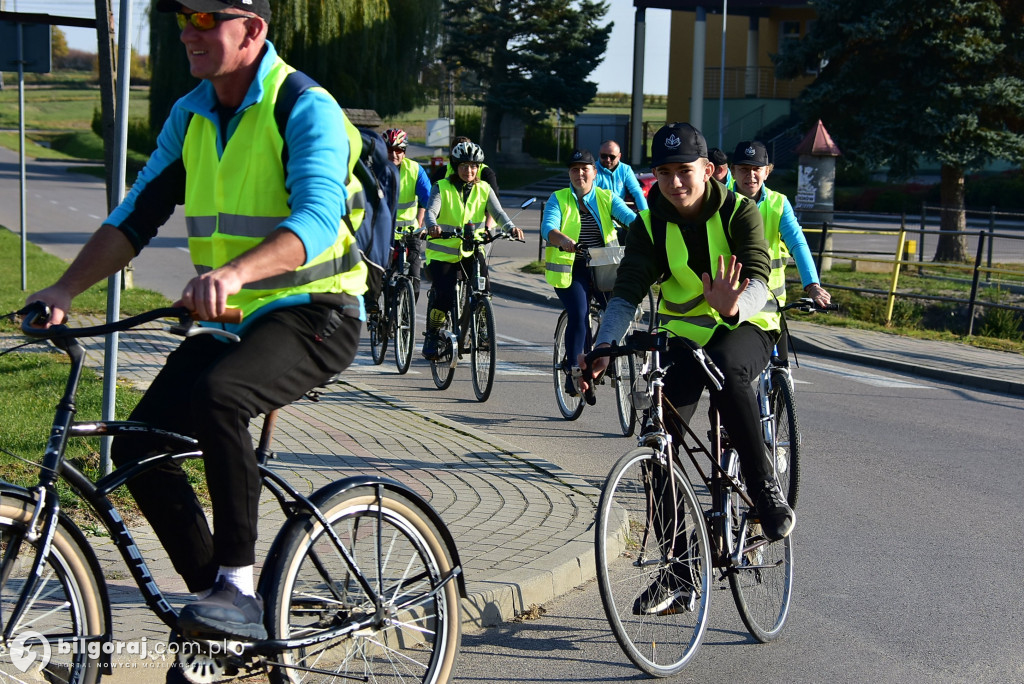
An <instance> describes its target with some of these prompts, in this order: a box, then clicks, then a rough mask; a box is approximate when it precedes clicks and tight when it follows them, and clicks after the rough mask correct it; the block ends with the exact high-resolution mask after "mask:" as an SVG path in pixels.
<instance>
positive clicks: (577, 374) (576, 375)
mask: <svg viewBox="0 0 1024 684" xmlns="http://www.w3.org/2000/svg"><path fill="white" fill-rule="evenodd" d="M582 377H583V369H582V368H580V367H579V366H573V367H572V384H573V385H575V386H576V391H577V392H579V391H580V380H581V379H582ZM596 381H597V378H595V377H594V376H593V375H591V374H590V371H589V370H588V371H587V385H588V387H587V389H586V390H585V391H584V392H583V399H584V400H585V401H586V402H587V405H588V406H593V405H594V404H596V403H597V395H595V394H594V383H595V382H596Z"/></svg>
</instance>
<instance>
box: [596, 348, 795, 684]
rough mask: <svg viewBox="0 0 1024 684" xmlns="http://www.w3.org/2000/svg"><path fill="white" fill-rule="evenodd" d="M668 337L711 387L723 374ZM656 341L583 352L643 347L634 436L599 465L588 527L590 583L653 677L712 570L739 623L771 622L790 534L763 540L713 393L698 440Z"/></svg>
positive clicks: (691, 628) (678, 656)
mask: <svg viewBox="0 0 1024 684" xmlns="http://www.w3.org/2000/svg"><path fill="white" fill-rule="evenodd" d="M673 340H675V341H674V342H673V344H686V345H687V346H689V347H690V349H691V350H692V353H693V355H694V357H695V358H696V359H697V361H698V362H699V363H700V366H701V367H702V368H703V369H704V372H705V373H706V374H707V376H708V378H709V379H710V380H711V382H712V384H713V385H715V386H716V387H717V388H719V389H720V388H721V384H722V382H723V381H724V376H723V375H722V373H721V371H720V370H719V369H718V368H717V367H716V366H715V365H714V363H712V361H711V360H710V359H709V358H708V357H707V356H706V355H705V354H704V352H703V349H701V348H700V347H699V346H697V345H695V344H693V343H692V342H690V341H689V340H686V339H685V338H681V337H677V338H673ZM667 350H668V337H667V334H666V333H664V332H661V333H656V334H651V333H647V332H634V333H632V334H631V335H629V336H628V337H627V338H626V339H625V341H624V343H623V344H621V345H619V346H617V347H601V348H598V349H595V350H594V351H592V352H591V353H590V354H588V355H587V365H588V367H589V366H590V365H591V363H592V361H593V360H594V359H596V358H600V357H602V356H610V357H615V356H621V355H629V354H636V353H646V354H647V362H646V364H645V368H644V369H643V371H642V374H643V375H644V376H645V378H646V380H647V387H646V390H645V391H644V392H643V393H640V392H637V393H635V394H634V402H635V403H636V404H637V408H638V409H642V410H643V411H644V419H643V428H642V430H641V434H640V436H639V438H638V447H637V448H635V449H633V450H632V451H629V452H628V453H626V454H625V455H623V456H622V457H621V458H620V459H619V460H618V462H617V463H616V464H615V465H614V467H613V468H612V470H611V472H610V473H609V474H608V478H607V480H606V481H605V484H604V488H603V489H602V492H601V499H600V503H599V505H598V512H597V525H596V529H595V535H596V548H597V578H598V587H599V588H600V593H601V601H602V603H603V604H604V609H605V614H606V615H607V617H608V621H609V623H610V624H611V627H612V631H613V632H614V634H615V638H616V640H617V641H618V642H619V645H620V646H621V647H622V649H623V651H624V652H625V653H626V655H627V657H629V659H630V660H631V661H632V662H633V663H634V664H635V665H636V666H637V667H639V668H640V669H642V670H643V671H644V672H647V673H648V674H651V675H654V676H659V677H665V676H669V675H672V674H675V673H677V672H679V671H680V670H682V669H683V667H685V666H686V664H687V663H688V662H689V661H690V659H691V658H692V657H693V655H694V653H696V651H697V648H698V646H699V645H700V643H701V640H702V639H703V637H704V633H705V631H706V629H707V623H708V610H709V603H710V599H711V589H712V582H714V581H715V577H714V576H713V572H715V571H717V573H718V578H717V580H718V581H724V580H726V579H728V582H729V587H730V589H731V590H732V595H733V599H734V601H735V603H736V607H737V609H738V610H739V613H740V617H741V618H742V620H743V623H744V624H745V625H746V627H747V629H748V630H749V631H750V633H751V634H752V635H753V636H754V637H755V638H756V639H757V640H759V641H762V642H767V641H771V640H773V639H776V638H778V637H779V635H780V634H781V633H782V630H783V628H784V626H785V624H786V619H787V617H788V615H789V605H790V600H791V598H792V591H793V540H792V535H790V536H789V537H786V538H785V539H782V540H780V541H776V542H770V541H769V540H768V539H767V538H766V537H765V536H764V534H762V532H761V529H760V525H759V524H758V523H757V521H756V514H755V513H754V511H753V506H754V504H753V501H752V500H751V498H750V496H749V495H748V494H747V490H746V486H745V484H744V482H743V478H742V476H741V474H740V471H739V456H738V454H737V453H736V451H735V450H734V449H733V448H731V446H730V443H729V438H728V435H727V434H726V433H725V431H724V430H723V429H722V426H721V421H720V418H719V415H718V411H717V409H716V408H715V406H714V401H712V405H711V407H710V409H709V411H708V418H709V421H710V426H711V427H710V430H709V432H708V438H707V442H705V441H702V440H701V439H700V438H699V437H698V436H697V435H696V434H695V433H694V431H693V430H692V429H691V428H690V426H689V425H688V424H686V423H684V422H683V420H682V418H681V416H680V415H679V413H678V412H677V411H676V410H675V408H674V407H673V406H672V404H671V402H669V401H668V400H667V399H666V398H665V396H664V391H663V390H664V377H665V374H666V372H667V370H668V366H667V365H665V364H663V361H662V359H663V355H664V354H665V352H666V351H667ZM683 453H685V454H686V455H687V456H688V458H689V464H687V465H688V467H684V463H683V460H682V454H683ZM698 456H703V458H698ZM695 482H696V483H700V485H701V487H702V489H701V491H702V493H703V492H706V494H702V498H703V499H704V500H706V501H707V502H708V503H707V505H706V506H702V504H701V499H698V496H697V493H696V491H695V488H694V483H695Z"/></svg>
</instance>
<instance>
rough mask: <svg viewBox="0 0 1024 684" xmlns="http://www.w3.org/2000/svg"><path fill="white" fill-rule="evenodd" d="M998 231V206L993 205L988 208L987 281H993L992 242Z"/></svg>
mask: <svg viewBox="0 0 1024 684" xmlns="http://www.w3.org/2000/svg"><path fill="white" fill-rule="evenodd" d="M995 232H996V208H995V206H992V207H990V208H989V210H988V258H987V259H986V261H985V265H986V266H988V269H989V270H987V271H985V282H986V283H988V282H991V281H992V243H994V242H995Z"/></svg>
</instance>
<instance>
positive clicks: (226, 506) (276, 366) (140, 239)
mask: <svg viewBox="0 0 1024 684" xmlns="http://www.w3.org/2000/svg"><path fill="white" fill-rule="evenodd" d="M156 7H157V10H159V11H161V12H176V13H177V18H178V25H179V26H180V28H181V41H182V43H184V45H185V47H186V54H187V57H188V60H189V64H190V67H191V73H192V75H193V76H195V77H197V78H200V79H202V82H201V83H200V84H199V85H198V86H197V87H196V88H195V90H193V91H192V92H190V93H189V94H187V95H185V96H184V97H183V98H181V99H179V100H178V101H177V102H176V103H175V105H174V107H173V109H172V110H171V113H170V115H169V117H168V119H167V122H166V123H165V124H164V126H163V129H162V130H161V132H160V136H159V138H158V139H157V149H156V151H155V152H154V153H153V155H152V156H151V157H150V159H149V162H148V163H147V164H146V167H145V168H144V169H143V170H142V172H141V173H140V174H139V178H138V181H137V182H136V183H135V184H134V186H133V187H132V190H131V192H130V193H128V196H127V197H126V198H125V200H124V201H123V202H122V203H121V205H120V206H118V207H117V208H116V209H115V210H114V211H113V213H112V214H111V215H110V216H109V217H108V218H107V219H106V220H105V221H104V222H103V225H101V226H100V228H99V230H97V231H96V233H95V234H93V236H92V237H91V238H90V239H89V241H88V243H87V244H86V245H85V246H84V247H83V248H82V251H81V252H80V253H79V255H78V256H77V257H76V259H75V260H74V262H73V263H72V264H71V265H70V266H69V267H68V269H67V271H66V272H65V273H64V274H63V275H62V276H61V277H60V279H59V280H58V281H57V283H56V284H54V285H53V286H51V287H48V288H46V289H44V290H42V291H40V292H37V293H35V294H33V295H30V296H29V297H28V299H27V301H29V302H32V301H37V300H41V301H43V302H45V303H47V304H48V305H50V307H51V310H52V314H51V316H50V319H49V321H48V323H49V324H57V323H60V322H61V321H62V320H63V319H64V318H65V314H66V312H67V311H68V310H69V309H70V305H71V300H72V299H73V298H74V297H75V296H77V295H78V294H80V293H81V292H83V291H84V290H86V289H87V288H88V287H89V286H91V285H92V284H94V283H96V282H98V281H100V280H102V279H104V278H106V277H107V276H109V275H111V274H113V273H116V272H117V271H118V270H119V269H121V268H123V267H125V266H126V265H127V264H128V263H129V261H130V260H131V259H132V258H133V257H134V256H135V255H136V254H138V252H139V251H140V250H141V249H142V248H143V247H144V246H145V245H146V244H147V243H148V242H149V241H150V240H151V239H152V238H153V237H154V236H155V235H156V234H157V230H158V229H159V227H160V226H161V225H163V223H164V222H165V221H166V220H167V219H168V217H169V216H170V215H171V213H172V212H173V211H174V207H175V205H177V204H184V212H185V221H186V224H187V228H188V235H189V252H190V255H191V258H192V262H193V263H194V265H195V268H196V271H197V273H198V275H197V276H196V277H194V278H192V279H191V280H189V281H188V283H187V284H186V285H185V287H184V289H183V291H182V294H181V299H180V305H182V306H185V307H187V308H189V309H191V310H194V311H195V312H196V314H197V318H200V319H206V320H208V319H211V318H214V317H217V316H219V315H221V314H223V313H224V312H225V311H226V310H227V309H228V308H234V309H240V310H241V311H242V313H243V315H244V320H243V322H242V323H241V324H239V325H230V326H228V327H229V329H230V330H231V331H233V332H235V333H237V334H238V335H239V336H240V338H241V339H240V341H239V342H237V343H227V342H224V341H222V340H221V339H218V338H217V337H215V336H213V335H197V336H193V337H189V338H186V339H185V340H184V341H183V342H182V343H181V345H180V346H179V347H178V348H177V349H176V350H175V351H173V352H172V353H171V354H170V356H169V357H168V359H167V362H166V365H165V366H164V367H163V369H162V370H161V371H160V373H159V374H158V375H157V377H156V378H155V379H154V380H153V382H152V384H151V385H150V387H149V389H148V390H147V391H146V394H145V396H143V398H142V400H141V401H140V402H139V404H138V406H137V407H136V408H135V410H134V411H133V412H132V415H131V420H138V421H140V422H144V423H147V424H150V425H153V426H156V427H161V428H164V429H166V430H168V431H172V432H177V433H180V434H185V435H191V436H194V437H195V438H196V439H197V440H198V443H199V447H200V449H201V450H202V452H203V455H204V463H205V469H206V480H207V484H208V485H209V491H210V499H211V502H212V505H213V522H214V529H213V530H212V531H211V529H210V526H209V524H208V523H207V520H206V515H205V513H204V511H203V507H202V505H201V504H200V502H199V500H198V498H197V497H196V493H195V491H194V490H193V489H192V486H191V485H190V484H189V481H188V476H187V475H186V474H185V472H184V471H183V470H182V469H181V467H180V466H179V465H177V464H176V463H171V462H168V465H167V466H165V467H161V468H157V469H153V470H151V471H148V472H147V473H145V474H144V475H142V476H141V477H139V478H136V479H135V480H133V481H132V482H133V484H132V485H131V486H130V488H131V491H132V494H133V495H134V496H135V498H136V500H137V502H138V504H139V507H140V508H141V509H142V512H143V513H144V514H145V516H146V518H147V519H148V520H149V522H150V524H151V525H152V527H153V529H154V531H155V532H156V534H157V536H158V537H159V539H160V541H161V543H162V544H163V545H164V548H165V549H166V550H167V553H168V555H169V556H170V558H171V561H172V562H173V564H174V568H175V569H176V570H177V571H178V572H179V573H180V574H181V575H182V576H183V578H184V579H185V583H186V585H187V586H188V588H189V590H190V591H192V592H195V593H196V594H197V595H198V596H199V597H200V600H199V601H196V602H193V603H190V604H188V605H186V606H185V607H184V608H183V610H182V611H181V615H180V618H179V622H178V628H179V630H181V631H182V632H183V633H187V634H188V635H190V636H207V635H208V636H210V637H216V638H222V637H224V636H230V637H235V638H244V639H264V638H266V635H267V633H266V629H265V628H264V625H263V601H262V599H261V598H260V597H259V596H258V595H257V594H256V592H255V589H254V586H253V565H254V563H255V561H256V554H255V547H256V536H257V524H258V522H259V497H260V489H261V480H260V475H259V470H258V461H257V457H256V454H255V452H254V449H253V443H252V438H251V436H250V434H249V429H248V428H249V422H250V420H251V419H252V418H253V417H255V416H256V415H259V414H266V413H268V412H270V411H271V410H273V409H275V408H278V407H281V406H285V405H287V404H289V403H291V402H293V401H295V400H297V399H299V398H300V397H302V396H303V395H305V394H306V393H307V392H308V391H309V390H310V389H312V388H313V387H316V386H318V385H322V384H325V383H326V382H328V381H329V380H330V379H331V378H332V377H333V376H334V375H335V374H337V373H338V372H339V371H341V370H343V369H345V368H346V367H347V366H348V365H349V364H350V363H351V361H352V359H353V358H354V356H355V353H356V349H357V347H358V344H359V334H360V328H361V326H362V323H361V320H360V317H361V309H362V302H361V297H360V295H361V294H362V293H363V292H365V290H366V266H365V265H364V264H363V263H362V261H361V259H360V256H359V251H358V247H357V245H356V240H355V236H354V234H353V232H352V230H351V229H350V225H349V223H348V218H347V217H346V213H347V209H346V198H347V197H348V191H347V190H346V184H345V183H346V180H347V177H350V174H351V171H352V168H353V165H354V163H355V160H356V159H357V158H358V153H359V150H360V146H361V141H360V136H359V131H358V130H357V129H356V128H355V127H354V126H352V124H351V123H350V122H349V121H348V119H347V118H346V117H345V114H344V113H343V112H342V110H341V108H340V107H339V106H338V104H337V102H335V100H334V98H332V97H331V96H330V94H328V93H327V91H326V90H324V89H323V88H320V87H309V88H308V89H305V90H304V91H302V92H301V94H300V95H299V96H298V98H297V100H296V101H295V104H294V106H293V108H292V110H291V114H290V117H289V118H288V121H287V125H286V126H284V127H283V128H279V125H278V123H277V122H276V121H275V105H276V103H277V102H278V101H279V100H280V99H281V98H282V97H283V96H284V95H283V92H284V91H285V89H286V87H287V84H288V83H294V82H295V81H289V80H288V79H289V77H290V75H291V74H292V73H294V72H295V70H294V69H293V68H292V67H290V66H288V65H287V64H286V63H285V62H284V61H282V60H281V58H280V57H279V56H278V55H277V51H276V50H275V48H274V46H273V45H272V44H271V43H270V42H269V41H268V40H267V30H268V25H269V21H270V18H271V10H270V4H269V3H268V2H267V0H184V1H183V2H180V3H179V2H177V1H175V0H160V1H159V2H158V3H157V5H156ZM300 76H301V74H300ZM282 144H285V145H287V148H288V150H289V155H288V157H287V163H285V162H284V161H283V160H282V155H281V148H282ZM257 171H258V173H257ZM166 451H167V447H166V445H165V444H164V442H163V440H161V439H159V438H158V437H145V438H142V437H128V436H126V437H118V438H117V439H115V440H114V443H113V448H112V457H113V460H114V462H115V463H117V464H121V463H124V462H126V461H127V460H130V459H132V458H135V457H138V456H140V455H144V454H156V453H164V452H166ZM171 672H172V673H177V670H172V671H171ZM168 676H169V677H171V676H172V675H170V674H169V675H168Z"/></svg>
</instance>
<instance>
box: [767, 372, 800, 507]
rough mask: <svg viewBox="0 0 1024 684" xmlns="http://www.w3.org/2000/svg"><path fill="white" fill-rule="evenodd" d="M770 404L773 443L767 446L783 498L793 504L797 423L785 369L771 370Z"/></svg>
mask: <svg viewBox="0 0 1024 684" xmlns="http://www.w3.org/2000/svg"><path fill="white" fill-rule="evenodd" d="M771 407H772V415H773V416H774V419H775V425H774V427H775V429H774V430H773V431H772V432H773V434H774V435H775V444H774V445H772V449H771V455H772V456H773V458H774V461H775V472H776V473H778V478H779V486H780V487H781V488H782V494H783V495H784V496H785V497H786V501H788V502H789V505H790V507H791V508H796V500H797V497H798V496H799V494H800V441H801V439H800V425H799V423H797V420H796V400H795V397H794V396H793V385H792V384H791V381H790V378H789V374H788V373H786V372H785V371H781V370H774V371H772V392H771Z"/></svg>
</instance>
